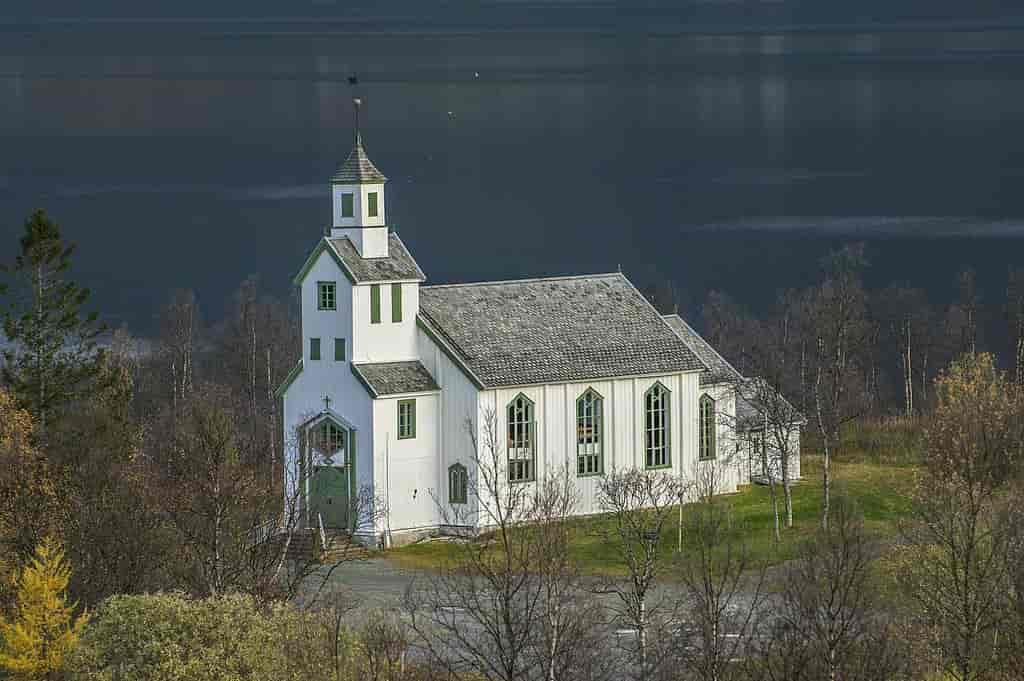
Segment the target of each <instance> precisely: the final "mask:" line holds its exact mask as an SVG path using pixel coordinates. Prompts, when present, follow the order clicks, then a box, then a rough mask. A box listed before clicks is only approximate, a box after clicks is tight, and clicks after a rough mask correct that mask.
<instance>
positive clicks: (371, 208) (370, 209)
mask: <svg viewBox="0 0 1024 681" xmlns="http://www.w3.org/2000/svg"><path fill="white" fill-rule="evenodd" d="M366 216H367V217H371V218H375V217H377V192H370V193H369V194H367V195H366Z"/></svg>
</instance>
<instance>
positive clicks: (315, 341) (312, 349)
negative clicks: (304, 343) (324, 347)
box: [309, 338, 320, 360]
mask: <svg viewBox="0 0 1024 681" xmlns="http://www.w3.org/2000/svg"><path fill="white" fill-rule="evenodd" d="M309 358H310V359H311V360H319V359H320V339H319V338H310V339H309Z"/></svg>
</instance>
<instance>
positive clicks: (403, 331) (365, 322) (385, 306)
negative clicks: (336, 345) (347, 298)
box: [321, 256, 420, 362]
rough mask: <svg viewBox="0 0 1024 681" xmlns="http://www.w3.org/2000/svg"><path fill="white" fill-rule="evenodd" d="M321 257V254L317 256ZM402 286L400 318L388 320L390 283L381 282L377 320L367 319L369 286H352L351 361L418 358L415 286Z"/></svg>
mask: <svg viewBox="0 0 1024 681" xmlns="http://www.w3.org/2000/svg"><path fill="white" fill-rule="evenodd" d="M321 257H322V256H321ZM400 285H401V287H402V321H400V322H392V321H391V283H390V282H381V283H380V284H379V286H380V323H378V324H371V323H370V286H371V284H359V285H358V286H354V287H351V288H352V296H351V300H352V303H351V305H352V308H351V309H352V310H353V311H354V315H353V332H352V336H353V338H352V351H351V352H352V358H353V361H355V362H402V361H408V360H414V359H418V358H419V357H418V353H417V341H416V336H417V328H416V314H417V312H418V310H419V289H420V286H419V284H417V283H416V282H405V283H402V284H400Z"/></svg>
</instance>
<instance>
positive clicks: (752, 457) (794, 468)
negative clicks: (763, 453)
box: [744, 428, 801, 482]
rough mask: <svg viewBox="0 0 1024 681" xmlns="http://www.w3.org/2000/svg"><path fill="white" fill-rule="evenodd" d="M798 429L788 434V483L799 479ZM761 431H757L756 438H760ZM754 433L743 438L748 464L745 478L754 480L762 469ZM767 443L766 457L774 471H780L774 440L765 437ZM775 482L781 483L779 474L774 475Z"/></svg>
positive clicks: (778, 456)
mask: <svg viewBox="0 0 1024 681" xmlns="http://www.w3.org/2000/svg"><path fill="white" fill-rule="evenodd" d="M800 433H801V430H800V428H794V429H793V431H792V432H790V434H789V479H790V481H794V480H798V479H799V478H800ZM762 434H763V431H758V432H757V434H756V435H757V436H758V437H760V436H761V435H762ZM754 436H755V434H754V433H748V434H746V437H745V438H744V440H745V443H744V452H745V456H746V457H747V461H748V462H749V466H748V469H747V476H748V477H750V478H754V477H756V476H758V475H760V474H761V473H762V470H763V467H762V465H761V460H760V455H759V453H758V452H757V450H756V445H755V440H754ZM767 443H768V455H769V457H770V461H772V462H773V465H774V470H775V471H780V470H781V467H780V465H779V458H780V455H779V450H778V447H776V446H775V444H774V439H773V438H772V437H771V435H769V436H768V437H767ZM776 479H777V480H776V481H777V482H781V479H782V478H781V473H778V472H777V473H776Z"/></svg>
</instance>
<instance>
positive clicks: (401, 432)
mask: <svg viewBox="0 0 1024 681" xmlns="http://www.w3.org/2000/svg"><path fill="white" fill-rule="evenodd" d="M415 437H416V400H415V399H408V400H398V439H399V440H412V439H413V438H415Z"/></svg>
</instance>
